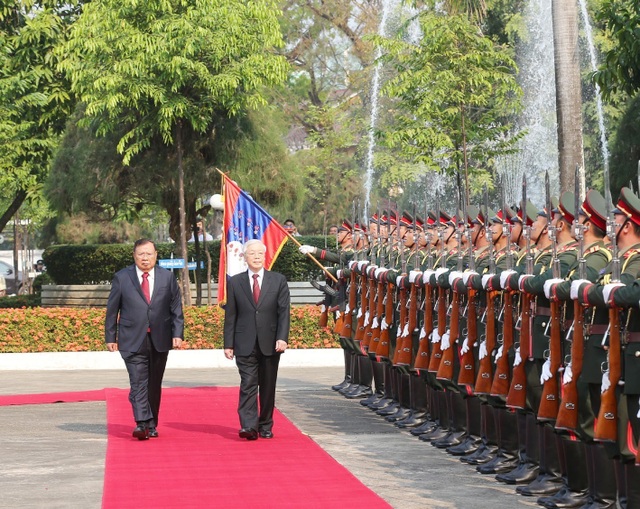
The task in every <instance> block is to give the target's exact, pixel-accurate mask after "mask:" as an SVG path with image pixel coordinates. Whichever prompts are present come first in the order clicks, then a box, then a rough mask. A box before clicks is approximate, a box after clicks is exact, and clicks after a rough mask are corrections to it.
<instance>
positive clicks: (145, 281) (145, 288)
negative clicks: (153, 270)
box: [140, 272, 151, 304]
mask: <svg viewBox="0 0 640 509" xmlns="http://www.w3.org/2000/svg"><path fill="white" fill-rule="evenodd" d="M140 287H141V288H142V295H144V298H145V299H147V304H149V303H150V302H151V294H150V293H149V273H148V272H143V273H142V284H141V285H140Z"/></svg>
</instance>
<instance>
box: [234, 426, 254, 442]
mask: <svg viewBox="0 0 640 509" xmlns="http://www.w3.org/2000/svg"><path fill="white" fill-rule="evenodd" d="M238 435H239V436H240V438H246V439H247V440H257V439H258V432H257V431H256V430H255V429H253V428H242V429H241V430H240V431H239V433H238Z"/></svg>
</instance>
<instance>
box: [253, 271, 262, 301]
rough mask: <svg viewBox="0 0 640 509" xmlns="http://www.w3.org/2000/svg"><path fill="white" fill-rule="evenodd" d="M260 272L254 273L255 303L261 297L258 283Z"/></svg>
mask: <svg viewBox="0 0 640 509" xmlns="http://www.w3.org/2000/svg"><path fill="white" fill-rule="evenodd" d="M258 277H260V276H258V274H254V275H253V300H254V301H255V303H256V304H257V303H258V299H259V298H260V285H259V284H258Z"/></svg>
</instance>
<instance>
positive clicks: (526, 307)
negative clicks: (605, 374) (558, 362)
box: [507, 175, 533, 410]
mask: <svg viewBox="0 0 640 509" xmlns="http://www.w3.org/2000/svg"><path fill="white" fill-rule="evenodd" d="M526 207H527V179H526V176H524V175H523V176H522V205H521V210H522V234H523V235H524V238H525V240H526V245H525V251H526V254H525V274H533V254H532V253H531V245H530V244H531V226H529V225H527V209H526ZM532 297H533V296H532V295H531V294H529V293H526V292H522V294H521V295H520V307H521V310H520V329H519V330H520V347H519V349H518V350H517V355H516V361H515V362H514V364H513V372H512V373H511V386H510V387H509V393H508V394H507V406H508V407H509V408H517V409H521V410H524V409H526V408H527V391H526V387H527V373H526V371H525V367H524V363H525V361H526V360H527V359H528V358H529V356H530V355H531V303H532ZM516 328H517V325H516ZM518 361H519V362H518Z"/></svg>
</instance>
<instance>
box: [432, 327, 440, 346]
mask: <svg viewBox="0 0 640 509" xmlns="http://www.w3.org/2000/svg"><path fill="white" fill-rule="evenodd" d="M431 342H432V343H433V344H435V343H440V334H438V329H433V332H431Z"/></svg>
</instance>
